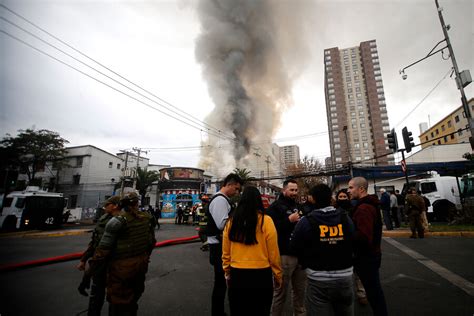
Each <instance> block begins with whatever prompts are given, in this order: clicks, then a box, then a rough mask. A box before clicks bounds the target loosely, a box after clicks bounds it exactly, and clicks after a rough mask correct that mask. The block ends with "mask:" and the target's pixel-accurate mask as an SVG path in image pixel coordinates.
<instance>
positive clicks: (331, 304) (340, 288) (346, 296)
mask: <svg viewBox="0 0 474 316" xmlns="http://www.w3.org/2000/svg"><path fill="white" fill-rule="evenodd" d="M353 287H354V283H353V278H352V276H350V277H346V278H343V279H335V280H330V281H315V280H312V279H308V288H307V293H306V310H307V311H308V316H313V315H314V316H326V315H327V316H329V315H332V311H334V315H335V316H353V315H354V291H353Z"/></svg>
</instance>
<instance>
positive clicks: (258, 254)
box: [222, 214, 283, 284]
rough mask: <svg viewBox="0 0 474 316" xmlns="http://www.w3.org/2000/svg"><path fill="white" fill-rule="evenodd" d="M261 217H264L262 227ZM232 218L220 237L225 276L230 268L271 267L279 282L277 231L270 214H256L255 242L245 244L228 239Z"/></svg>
mask: <svg viewBox="0 0 474 316" xmlns="http://www.w3.org/2000/svg"><path fill="white" fill-rule="evenodd" d="M262 218H263V219H264V222H263V227H262V223H261V221H262ZM231 225H232V220H229V221H228V222H227V224H226V226H225V228H224V234H223V239H222V268H223V269H224V273H225V276H226V278H228V277H230V268H231V267H233V268H237V269H264V268H268V267H271V268H272V272H273V276H274V277H275V278H276V279H277V280H278V281H279V282H280V284H281V280H282V278H283V273H282V269H281V262H280V251H279V250H278V241H277V232H276V228H275V225H274V224H273V220H272V218H271V217H270V216H268V215H264V216H263V217H262V214H259V215H258V224H257V232H256V233H257V236H256V237H257V242H258V243H257V244H255V245H246V244H244V243H240V242H235V241H231V240H229V232H230V227H231Z"/></svg>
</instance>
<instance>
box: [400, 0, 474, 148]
mask: <svg viewBox="0 0 474 316" xmlns="http://www.w3.org/2000/svg"><path fill="white" fill-rule="evenodd" d="M435 3H436V9H437V11H438V17H439V21H440V23H441V27H442V29H443V34H444V39H443V40H441V41H439V42H438V43H437V44H436V45H435V47H433V49H431V51H430V52H429V53H428V55H426V56H425V57H423V58H421V59H419V60H417V61H415V62H414V63H411V64H410V65H408V66H406V67H405V68H403V69H401V70H400V75H401V76H402V78H403V80H405V79H406V78H407V75H406V74H405V70H406V69H407V68H410V67H411V66H413V65H415V64H417V63H419V62H421V61H423V60H425V59H426V58H428V57H431V56H433V55H435V54H437V53H439V52H441V53H442V54H444V49H446V48H447V49H448V51H449V57H451V62H452V63H453V70H454V73H455V74H456V85H457V87H458V89H459V91H460V92H461V101H462V106H463V109H464V112H465V113H466V118H467V120H468V122H469V130H470V132H471V137H470V138H469V141H470V143H471V148H472V149H474V138H473V137H474V121H473V118H472V115H471V110H470V108H469V105H468V103H467V98H466V94H465V93H464V87H466V86H467V85H468V84H470V83H471V82H472V79H471V74H470V73H469V70H464V71H462V72H461V73H460V72H459V68H458V64H457V62H456V57H455V56H454V50H453V47H452V45H451V41H450V39H449V34H448V31H449V30H450V29H451V26H450V25H446V24H445V23H444V18H443V14H442V12H443V8H441V7H440V6H439V3H438V0H435ZM443 42H445V43H446V46H444V47H442V48H439V49H438V50H436V51H435V49H436V48H437V47H438V45H440V44H441V43H443Z"/></svg>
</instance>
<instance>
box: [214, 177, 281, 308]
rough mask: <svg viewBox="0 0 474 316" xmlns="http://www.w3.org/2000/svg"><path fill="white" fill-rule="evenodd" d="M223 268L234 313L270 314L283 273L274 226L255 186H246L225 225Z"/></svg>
mask: <svg viewBox="0 0 474 316" xmlns="http://www.w3.org/2000/svg"><path fill="white" fill-rule="evenodd" d="M222 267H223V269H224V273H225V279H226V282H227V287H228V289H229V305H230V311H231V315H269V314H270V308H271V305H272V298H273V286H276V287H280V286H281V283H282V277H283V276H282V269H281V263H280V251H279V250H278V242H277V232H276V229H275V225H274V224H273V220H272V219H271V217H270V216H268V215H265V214H264V212H263V204H262V199H261V196H260V192H259V191H258V189H257V188H256V187H253V186H248V187H246V188H245V189H244V192H243V193H242V197H241V199H240V202H239V205H238V206H237V208H236V209H235V211H234V213H233V214H232V215H231V216H230V218H229V221H228V222H227V224H226V226H225V229H224V234H223V240H222Z"/></svg>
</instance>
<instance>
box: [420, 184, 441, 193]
mask: <svg viewBox="0 0 474 316" xmlns="http://www.w3.org/2000/svg"><path fill="white" fill-rule="evenodd" d="M436 191H438V190H437V189H436V183H435V182H424V183H422V184H421V193H423V194H427V193H431V192H436Z"/></svg>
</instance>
